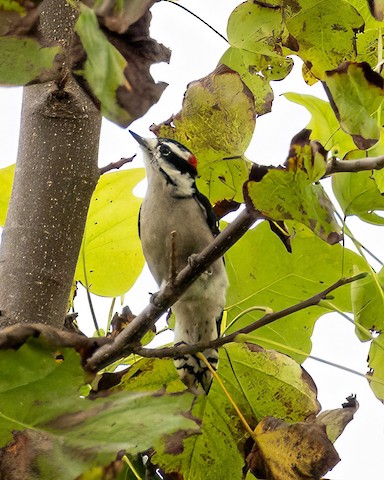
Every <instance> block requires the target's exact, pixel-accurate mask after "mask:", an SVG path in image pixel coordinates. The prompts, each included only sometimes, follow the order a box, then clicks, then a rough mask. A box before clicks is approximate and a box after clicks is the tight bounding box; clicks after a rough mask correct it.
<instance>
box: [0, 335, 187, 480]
mask: <svg viewBox="0 0 384 480" xmlns="http://www.w3.org/2000/svg"><path fill="white" fill-rule="evenodd" d="M60 356H61V357H62V358H64V360H58V359H57V358H56V357H57V352H54V351H52V350H51V349H50V348H48V347H45V346H44V345H43V344H42V343H41V342H40V341H38V340H36V339H31V340H29V341H28V342H27V343H26V344H24V345H23V346H22V347H20V348H19V349H18V350H17V351H14V350H2V351H0V367H1V369H2V371H3V374H2V380H1V384H0V404H1V407H0V442H1V446H3V447H4V445H5V444H6V443H7V442H10V441H11V440H12V435H14V438H15V442H16V444H17V442H18V441H19V440H20V438H27V439H28V438H29V439H30V440H33V442H34V444H33V451H34V453H35V454H37V458H36V462H35V463H36V465H38V468H39V472H40V473H41V474H42V475H41V477H39V478H60V479H62V480H67V479H68V480H72V479H73V478H76V477H77V476H78V475H79V474H80V473H81V472H83V471H86V470H88V469H89V468H90V467H91V466H93V465H103V464H105V463H109V462H110V461H112V460H113V459H114V458H115V456H116V452H118V451H119V450H121V449H126V450H127V451H129V452H130V453H138V452H140V451H144V450H146V449H148V448H149V447H151V446H153V445H154V443H155V442H156V441H157V440H159V439H160V438H161V437H162V436H163V435H164V434H166V433H167V434H172V433H174V432H179V431H180V429H184V428H186V429H190V428H195V427H196V424H195V423H194V422H192V421H191V420H187V419H186V418H184V417H183V416H182V415H180V414H181V413H182V412H187V411H189V410H190V408H191V402H192V399H193V396H192V395H190V394H185V395H179V396H165V395H157V396H152V395H149V394H145V393H135V394H132V393H131V394H128V393H127V392H121V393H118V394H115V395H110V396H108V397H106V398H99V399H96V400H93V401H92V402H91V401H89V400H87V399H85V398H81V396H80V393H79V390H80V387H81V386H82V384H83V383H84V381H83V375H84V373H83V370H82V368H81V366H80V360H79V357H78V355H77V354H76V353H75V352H74V351H73V350H72V349H62V350H61V351H60ZM27 367H28V368H27ZM154 425H156V428H154ZM17 432H19V433H17ZM179 433H180V432H179ZM23 447H24V448H27V447H26V446H25V444H24V445H23ZM7 448H11V449H12V448H13V446H12V444H8V446H7ZM25 453H28V452H27V451H25Z"/></svg>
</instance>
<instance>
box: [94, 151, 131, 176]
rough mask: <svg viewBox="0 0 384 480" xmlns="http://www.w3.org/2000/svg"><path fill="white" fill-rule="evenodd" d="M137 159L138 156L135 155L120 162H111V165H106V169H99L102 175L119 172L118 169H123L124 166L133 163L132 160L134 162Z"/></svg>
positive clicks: (121, 159)
mask: <svg viewBox="0 0 384 480" xmlns="http://www.w3.org/2000/svg"><path fill="white" fill-rule="evenodd" d="M135 157H136V154H135V155H133V156H132V157H128V158H120V160H118V161H117V162H111V163H109V164H108V165H106V166H105V167H101V168H99V173H100V175H103V174H104V173H107V172H109V171H110V170H114V169H116V170H118V169H119V168H121V167H122V166H123V165H125V164H127V163H130V162H132V160H133V159H134V158H135Z"/></svg>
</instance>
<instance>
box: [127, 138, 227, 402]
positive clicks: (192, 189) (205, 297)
mask: <svg viewBox="0 0 384 480" xmlns="http://www.w3.org/2000/svg"><path fill="white" fill-rule="evenodd" d="M130 133H131V134H132V136H133V137H134V138H135V140H136V141H137V142H138V143H139V144H140V146H141V148H142V150H143V151H144V162H145V168H146V171H147V180H148V189H147V193H146V195H145V197H144V201H143V204H142V206H141V210H140V217H139V235H140V238H141V243H142V247H143V252H144V256H145V259H146V261H147V263H148V266H149V269H150V271H151V273H152V275H153V276H154V278H155V280H156V282H157V284H158V285H159V286H162V285H163V284H164V283H166V282H167V281H168V280H169V276H170V262H171V257H172V258H173V259H174V260H173V262H174V265H173V266H174V268H175V270H176V273H179V272H180V271H181V270H182V269H183V268H184V267H185V266H186V265H187V263H188V261H189V259H190V258H191V257H193V255H195V254H198V253H200V252H201V251H202V250H203V249H204V248H205V247H206V246H207V245H209V244H210V243H211V242H212V240H213V238H214V237H215V236H216V235H217V234H218V233H219V229H218V221H217V219H216V216H215V214H214V212H213V210H212V207H211V204H210V202H209V200H208V199H207V198H206V197H205V196H204V195H203V194H201V193H200V192H199V191H198V190H197V188H196V184H195V178H196V175H197V171H196V167H197V160H196V158H195V157H194V155H193V154H192V153H191V152H190V151H189V150H188V149H187V148H186V147H184V146H183V145H182V144H180V143H179V142H177V141H175V140H170V139H165V138H142V137H140V136H139V135H137V134H136V133H133V132H130ZM173 231H174V232H175V242H174V251H173V252H172V251H171V249H172V247H171V232H173ZM227 286H228V279H227V274H226V270H225V265H224V261H223V259H219V260H216V261H215V262H214V263H213V264H212V265H211V266H210V267H209V269H208V270H207V271H206V272H204V273H203V274H202V275H201V276H200V277H199V278H198V279H197V280H196V281H195V282H194V283H193V284H192V285H191V286H190V287H189V288H188V289H187V291H186V292H184V294H183V295H182V296H181V297H180V299H179V300H178V301H177V302H176V303H175V304H174V305H173V306H172V311H173V313H174V314H175V317H176V322H175V330H174V335H175V345H180V344H187V345H194V344H196V343H198V342H209V341H211V340H214V339H216V338H217V337H218V329H219V326H220V320H221V316H222V312H223V308H224V305H225V294H226V289H227ZM202 353H203V354H204V356H205V357H206V358H207V359H208V361H209V362H210V364H211V365H212V367H213V368H214V369H216V368H217V364H218V352H217V350H215V349H208V350H205V351H203V352H202ZM175 366H176V369H177V371H178V373H179V376H180V378H181V380H182V381H183V382H184V383H185V384H186V385H187V386H188V387H189V388H190V389H191V390H192V391H197V385H198V384H200V385H201V386H202V387H203V389H204V390H205V392H208V390H209V387H210V385H211V382H212V374H211V373H210V371H209V370H208V368H207V367H206V365H205V364H204V363H203V362H202V361H201V360H199V359H198V358H197V357H196V356H195V355H183V356H181V357H178V358H175Z"/></svg>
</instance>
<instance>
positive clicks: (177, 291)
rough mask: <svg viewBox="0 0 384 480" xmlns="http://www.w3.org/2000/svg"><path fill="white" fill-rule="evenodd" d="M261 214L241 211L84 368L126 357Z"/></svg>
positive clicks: (106, 363)
mask: <svg viewBox="0 0 384 480" xmlns="http://www.w3.org/2000/svg"><path fill="white" fill-rule="evenodd" d="M258 218H262V217H261V214H260V213H259V212H256V211H252V212H248V211H247V210H244V211H243V212H241V213H240V214H239V216H238V217H237V218H236V219H235V220H234V221H233V222H232V223H231V224H230V225H228V227H227V228H226V229H225V230H224V231H223V232H221V233H220V235H218V236H217V237H216V238H215V239H214V241H213V242H212V243H211V244H210V245H209V246H208V247H207V248H205V249H204V250H203V251H202V252H201V253H200V254H198V255H196V257H194V261H193V265H189V264H188V265H187V266H186V267H185V268H184V269H183V270H182V271H181V272H180V273H179V274H178V275H177V277H176V279H175V281H174V282H173V285H172V284H171V283H170V282H168V283H167V284H166V285H164V287H163V288H162V289H161V290H160V291H159V292H158V293H156V294H155V295H153V296H152V299H151V302H150V303H149V304H148V305H147V306H146V307H145V309H144V310H143V311H142V312H141V313H140V314H139V315H138V316H137V317H136V318H135V319H134V320H133V321H132V322H131V323H130V324H129V325H128V326H127V327H126V328H125V329H124V330H123V331H122V332H121V333H120V335H118V336H117V337H116V338H115V340H114V342H113V343H112V344H110V345H105V346H103V347H101V348H100V349H99V350H98V351H97V352H95V353H94V355H93V356H92V357H91V358H90V359H89V360H88V362H87V368H88V369H89V370H90V371H96V370H98V369H100V368H102V367H104V366H106V365H108V364H109V363H111V362H113V361H115V360H118V359H119V358H121V357H123V356H126V355H129V354H130V353H132V352H133V349H134V348H135V347H137V345H138V343H139V341H140V339H141V338H142V337H143V335H144V334H145V333H146V332H147V331H148V330H149V329H150V328H152V327H153V325H154V324H155V322H156V321H157V320H158V318H160V317H161V315H162V314H163V313H165V312H166V311H167V310H168V309H169V308H170V307H171V306H172V305H173V304H174V303H175V302H176V301H177V300H178V298H179V297H180V295H181V294H182V293H183V292H185V290H186V289H187V288H188V287H189V286H190V285H191V284H192V283H193V282H194V281H195V280H196V279H197V278H198V277H199V275H201V274H202V273H203V272H204V271H206V270H207V268H208V267H209V266H210V265H211V264H212V263H213V262H214V261H215V260H217V259H218V258H220V257H221V256H222V255H223V254H224V253H225V252H226V251H227V250H228V249H229V248H230V247H231V246H232V245H233V244H234V243H236V242H237V240H239V238H241V237H242V236H243V235H244V234H245V232H247V230H248V229H249V228H250V227H251V225H252V224H253V223H254V222H255V221H256V220H257V219H258Z"/></svg>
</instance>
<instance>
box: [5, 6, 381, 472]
mask: <svg viewBox="0 0 384 480" xmlns="http://www.w3.org/2000/svg"><path fill="white" fill-rule="evenodd" d="M179 3H180V4H182V5H185V6H186V7H187V8H189V9H191V10H193V12H195V13H196V14H198V15H199V16H201V17H202V18H203V19H204V20H206V21H207V22H208V23H209V24H210V25H212V26H213V27H215V28H216V29H217V30H219V31H220V32H221V33H224V34H225V31H226V23H227V19H228V16H229V14H230V12H231V11H232V10H233V8H235V7H236V5H237V4H238V3H240V1H238V0H194V1H192V0H185V1H180V2H179ZM152 11H153V21H152V36H153V37H154V38H156V39H157V40H158V41H159V42H161V43H164V44H165V45H166V46H168V47H170V48H171V50H172V52H173V53H172V58H171V62H170V65H166V64H162V65H156V66H154V67H153V69H152V73H153V75H154V77H155V78H156V79H157V80H162V81H166V82H167V83H169V87H168V88H167V89H166V91H165V93H164V94H163V96H162V98H161V99H160V101H159V103H158V104H157V105H155V106H153V107H152V108H151V109H150V111H149V112H148V113H147V114H146V115H145V116H144V117H143V118H141V119H139V120H137V121H136V122H135V123H134V124H132V125H131V127H130V128H132V129H133V130H134V131H135V132H137V133H139V134H140V135H143V136H146V135H148V136H149V133H148V127H149V126H150V125H151V124H152V123H159V122H161V121H163V120H165V119H167V118H169V116H170V115H171V114H173V113H176V112H177V111H179V110H180V107H181V102H182V98H183V94H184V91H185V89H186V85H187V84H188V83H189V82H190V81H193V80H196V79H198V78H201V77H204V76H205V75H207V74H208V73H210V72H211V71H212V70H213V69H214V68H215V67H216V64H217V62H218V60H219V58H220V56H221V55H222V54H223V53H224V51H225V50H226V48H227V44H226V43H225V42H224V41H223V40H222V39H221V38H220V37H219V36H217V35H215V33H213V32H212V31H210V30H209V29H208V28H207V27H206V26H204V25H203V24H201V23H200V22H198V21H197V20H196V19H195V18H193V17H191V16H190V15H189V14H188V13H187V12H184V11H182V10H181V9H180V8H178V7H177V6H176V5H173V4H170V3H167V2H160V3H157V4H155V5H154V7H153V9H152ZM296 61H297V60H296V59H295V62H296ZM274 90H275V97H276V99H275V102H274V104H273V111H272V113H271V114H268V115H265V116H263V117H261V118H259V119H258V121H257V126H256V132H255V135H254V138H253V140H252V143H251V145H250V147H249V149H248V151H247V156H248V158H250V159H251V160H254V161H257V162H258V163H264V164H271V163H273V164H279V163H282V162H283V161H284V159H285V157H286V154H287V152H288V147H289V143H290V139H291V138H292V136H293V135H294V134H295V133H297V132H298V131H299V130H300V129H301V128H303V127H304V126H305V125H306V124H307V122H308V120H309V115H308V113H307V112H306V111H305V110H304V109H303V108H302V107H299V106H297V105H294V104H292V103H290V102H288V101H287V100H285V99H284V98H282V97H278V95H279V94H280V93H283V92H287V91H296V92H301V93H310V94H312V95H317V96H322V97H323V98H324V93H323V91H322V87H321V85H315V86H314V87H311V88H310V87H308V86H307V85H306V84H305V83H304V81H303V80H302V78H301V75H300V67H298V68H295V70H294V72H293V73H292V74H291V75H290V76H289V77H288V78H287V79H286V80H284V81H283V82H274ZM20 107H21V89H18V88H0V132H1V133H0V135H1V137H0V138H1V142H0V168H1V167H4V166H6V165H9V164H11V163H14V161H15V159H16V153H17V139H18V131H19V116H20ZM136 151H137V145H136V144H135V142H134V140H133V139H132V138H130V135H128V134H127V132H126V131H125V130H123V129H121V128H119V127H116V126H115V125H113V124H111V123H110V122H108V121H104V122H103V132H102V138H101V144H100V161H99V164H100V166H103V165H107V164H108V163H110V162H112V161H116V160H118V159H120V158H121V157H124V156H130V155H132V154H133V153H135V152H136ZM139 164H140V161H139V160H137V162H136V163H135V164H134V165H132V167H137V166H138V165H139ZM350 226H351V228H352V229H353V231H354V233H355V235H356V236H357V238H358V239H359V240H360V241H362V242H363V243H364V244H366V245H367V246H370V248H371V249H372V250H373V251H374V252H375V253H376V254H377V255H378V256H379V257H380V256H381V257H382V258H384V254H383V252H382V248H383V247H382V246H383V239H384V234H383V230H382V229H379V227H374V228H372V227H371V226H369V225H367V224H359V223H358V222H353V223H352V222H351V225H350ZM155 289H156V286H155V283H154V282H153V280H152V279H150V278H149V275H148V273H147V274H146V275H144V276H142V277H141V279H140V281H139V282H138V284H137V285H136V286H135V287H134V288H133V289H132V290H131V291H130V292H128V294H127V295H126V298H125V302H124V303H125V304H128V305H130V307H131V308H132V310H133V311H134V312H135V313H138V312H139V311H140V309H141V308H142V307H144V305H145V304H146V302H147V299H148V296H147V295H146V292H148V291H154V290H155ZM80 302H81V303H80V310H81V318H80V322H81V326H82V327H83V328H84V330H85V331H86V332H87V333H88V334H91V333H92V332H93V326H92V321H91V317H90V314H89V312H88V309H87V307H86V305H85V306H84V304H85V301H83V300H80ZM109 305H110V303H109V301H108V302H107V301H105V300H95V306H96V311H97V312H102V313H101V314H100V315H101V316H102V317H103V318H102V319H101V321H100V324H101V326H103V320H105V319H106V316H107V312H108V309H109ZM78 307H79V303H78ZM313 342H314V348H313V352H312V353H313V355H315V356H317V357H321V358H324V359H326V360H328V361H332V362H334V363H336V364H340V365H344V366H347V367H349V368H352V369H355V370H357V371H359V372H361V373H365V371H366V357H367V352H368V345H367V344H361V343H360V342H359V341H358V340H357V339H356V337H355V335H354V329H353V326H352V325H351V324H349V323H348V322H347V321H346V320H344V319H343V318H341V317H338V316H336V315H328V316H325V317H322V318H321V319H320V320H319V321H318V322H317V324H316V327H315V334H314V337H313ZM305 367H306V368H307V370H308V371H309V373H310V374H311V375H312V376H313V378H314V380H315V382H316V384H317V386H318V389H319V400H320V402H321V404H322V406H323V408H324V409H331V408H338V407H339V406H340V405H341V403H343V402H344V401H345V397H346V396H348V395H350V394H351V393H356V394H357V398H358V400H359V403H360V409H359V410H358V412H357V414H356V416H355V419H354V421H352V422H351V424H350V425H349V426H348V427H347V429H346V431H345V432H344V434H343V435H342V436H341V438H340V439H339V440H338V441H337V443H336V449H337V450H338V453H339V455H340V457H341V459H342V461H341V462H340V463H339V464H338V466H336V467H335V468H334V470H333V471H332V472H330V473H329V474H328V475H327V476H326V477H327V478H329V479H332V480H347V479H348V480H363V479H364V480H365V479H367V480H381V479H382V478H383V474H382V464H381V460H382V457H381V455H382V449H383V445H384V410H383V405H381V404H380V403H379V401H378V400H377V399H376V398H375V397H374V395H373V394H372V392H371V390H370V388H369V386H368V384H367V381H366V380H365V379H364V378H361V377H358V376H356V375H353V374H350V373H347V372H345V371H342V370H339V369H336V368H334V367H330V366H327V365H324V364H322V363H318V362H315V361H312V360H308V361H307V362H306V363H305ZM380 472H381V473H380ZM228 480H229V479H228Z"/></svg>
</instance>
